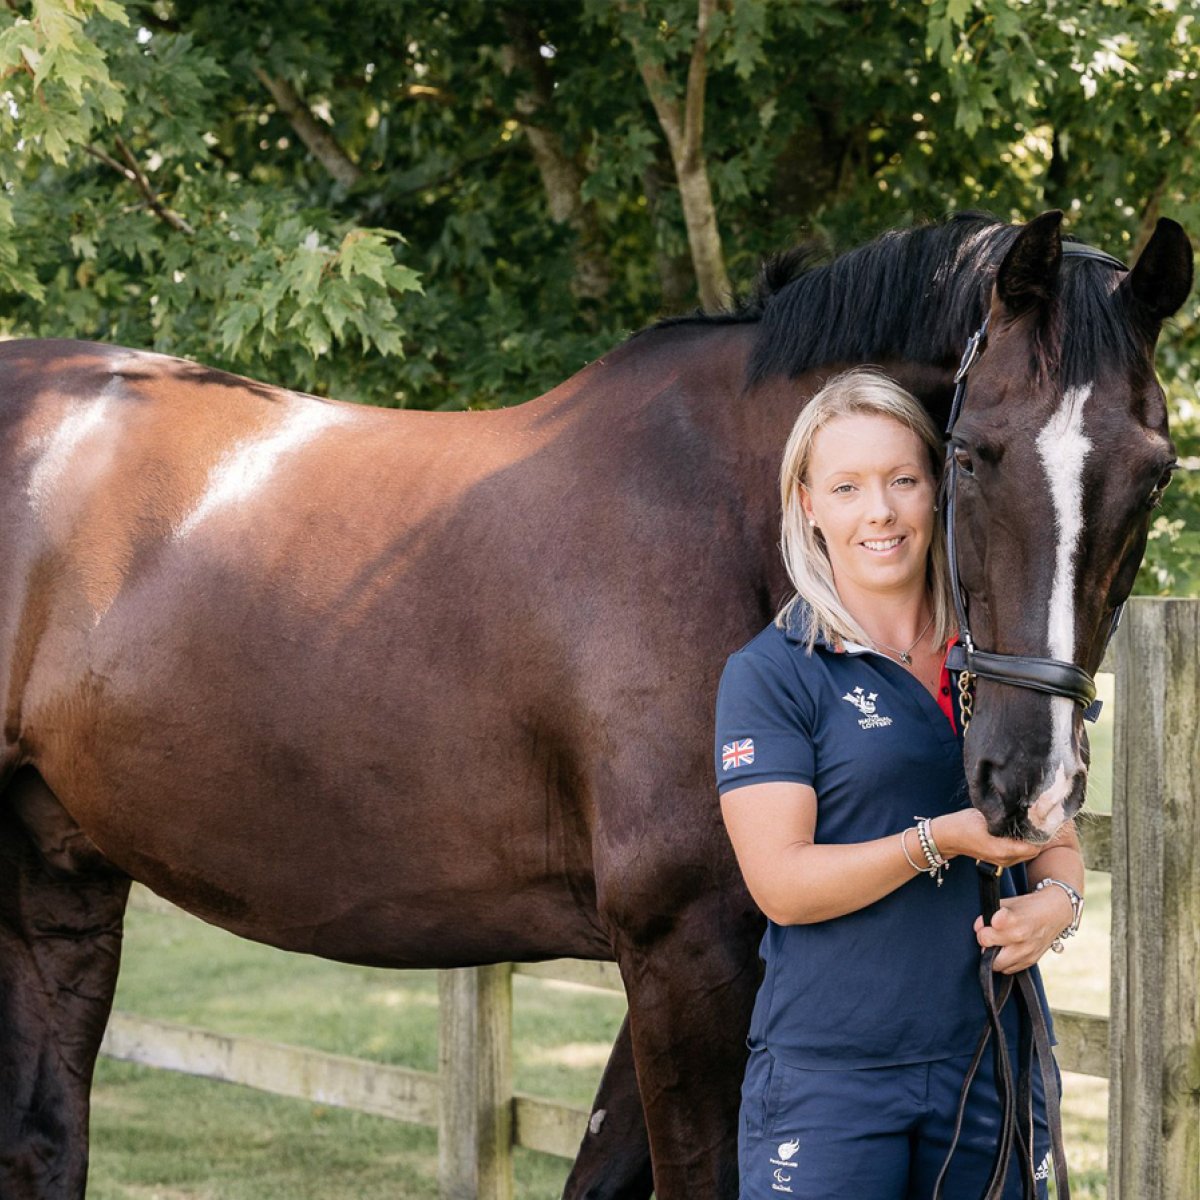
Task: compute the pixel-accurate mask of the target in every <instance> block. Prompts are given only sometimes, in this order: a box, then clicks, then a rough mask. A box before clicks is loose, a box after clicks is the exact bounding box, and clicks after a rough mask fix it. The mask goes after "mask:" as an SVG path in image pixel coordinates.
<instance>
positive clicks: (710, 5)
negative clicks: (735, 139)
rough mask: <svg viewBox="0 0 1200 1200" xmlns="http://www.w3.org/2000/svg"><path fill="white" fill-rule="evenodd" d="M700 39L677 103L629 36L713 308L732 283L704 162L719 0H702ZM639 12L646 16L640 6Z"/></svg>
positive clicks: (706, 300) (657, 66)
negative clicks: (711, 34)
mask: <svg viewBox="0 0 1200 1200" xmlns="http://www.w3.org/2000/svg"><path fill="white" fill-rule="evenodd" d="M698 4H699V6H698V10H697V14H696V40H695V42H694V43H693V45H692V56H691V59H690V60H689V63H688V78H687V90H686V92H685V93H684V102H683V106H682V107H681V106H680V104H679V102H678V101H677V100H676V99H675V98H674V97H673V96H672V95H671V94H670V92H669V89H668V87H667V73H666V71H665V69H664V68H663V66H662V64H661V63H658V62H654V61H652V60H651V59H650V58H649V57H648V56H647V55H646V53H645V51H644V49H643V47H642V45H641V42H640V40H639V39H638V38H637V37H635V36H633V35H632V34H631V35H630V43H631V45H632V47H633V55H634V59H635V61H636V62H637V66H638V72H639V73H640V74H641V77H642V82H643V83H645V85H646V91H647V92H648V93H649V95H650V103H651V104H653V105H654V111H655V112H656V113H657V114H658V123H659V124H660V125H661V126H662V129H663V133H664V134H666V138H667V146H668V147H669V148H670V151H671V161H672V162H673V163H674V166H675V177H676V180H677V181H678V183H679V198H680V201H681V203H682V205H683V217H684V221H685V222H686V224H687V235H688V247H689V248H690V250H691V253H692V268H693V270H694V271H695V273H696V284H697V286H698V288H699V291H700V303H701V304H702V305H703V306H704V307H705V308H706V309H708V310H709V311H710V312H711V311H713V310H716V309H720V308H723V307H724V306H725V304H727V303H728V301H729V296H730V294H731V290H732V289H731V288H730V286H729V274H728V272H727V271H726V270H725V256H724V254H723V252H722V249H721V232H720V228H719V227H718V225H717V211H716V207H715V205H714V204H713V198H712V187H711V185H710V183H709V180H708V167H707V165H706V163H705V161H704V150H703V142H704V92H705V84H706V80H707V75H708V26H709V20H710V18H711V17H712V14H713V12H714V11H715V9H716V0H698ZM638 11H639V12H641V13H642V15H643V16H644V15H645V10H644V8H643V7H642V6H641V5H639V6H638Z"/></svg>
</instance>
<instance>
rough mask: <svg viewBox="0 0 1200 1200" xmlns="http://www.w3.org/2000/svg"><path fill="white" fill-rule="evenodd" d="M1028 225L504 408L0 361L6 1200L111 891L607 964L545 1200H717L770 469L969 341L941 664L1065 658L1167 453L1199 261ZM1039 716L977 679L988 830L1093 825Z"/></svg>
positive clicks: (774, 303)
mask: <svg viewBox="0 0 1200 1200" xmlns="http://www.w3.org/2000/svg"><path fill="white" fill-rule="evenodd" d="M1060 220H1061V214H1059V213H1047V214H1043V215H1042V216H1040V217H1038V218H1035V219H1034V220H1033V221H1031V222H1029V223H1028V224H1027V225H1025V226H1021V227H1013V226H1008V225H1004V224H1002V223H1000V222H997V221H995V220H993V219H991V218H987V217H983V216H978V215H967V216H962V217H958V218H955V219H951V220H950V221H948V222H945V223H943V224H940V225H932V226H925V227H920V228H914V229H910V230H906V231H901V232H892V233H888V234H885V235H883V236H882V237H880V238H878V239H877V240H875V241H873V242H871V243H869V244H867V245H865V246H862V247H860V248H859V249H857V250H854V251H851V252H850V253H848V254H846V255H843V256H842V257H840V258H837V259H835V260H834V261H833V262H832V263H830V264H828V265H825V266H806V265H805V263H804V262H803V261H802V260H801V259H798V258H796V257H785V258H784V259H782V260H779V261H777V262H776V263H775V264H774V265H772V266H770V267H768V268H767V270H766V271H765V273H764V275H763V278H762V280H761V281H760V285H759V287H758V290H757V292H756V293H755V295H754V296H753V298H752V299H751V300H750V301H749V302H748V303H746V304H745V305H743V306H742V307H741V308H740V309H738V310H737V311H735V312H732V313H729V314H726V315H724V316H720V317H694V318H682V319H675V320H670V321H666V322H663V323H661V324H660V325H658V326H656V327H653V328H651V329H649V330H647V331H644V332H642V333H641V334H639V335H637V336H635V337H633V338H632V339H630V340H629V341H627V342H626V343H624V344H623V345H621V346H619V347H618V348H616V349H615V350H613V351H612V352H611V353H610V354H607V355H605V356H604V357H603V358H601V359H599V360H598V361H596V362H594V363H592V364H590V365H589V366H587V367H586V368H585V369H584V370H582V371H581V372H579V373H578V374H577V375H575V376H574V377H572V378H571V379H569V380H567V381H566V382H565V383H563V384H562V385H560V386H559V387H557V388H555V389H554V390H553V391H551V392H549V393H547V394H546V395H544V396H542V397H540V398H539V399H537V400H533V401H530V402H529V403H526V404H524V405H522V406H520V407H515V408H511V409H506V410H502V411H496V412H476V413H462V414H427V413H420V412H393V411H384V410H380V409H374V408H368V407H360V406H356V405H352V404H340V403H335V402H331V401H326V400H321V399H317V398H314V397H311V396H303V395H298V394H296V393H293V392H289V391H285V390H282V389H279V388H275V387H270V386H267V385H265V384H260V383H254V382H251V381H249V380H245V379H240V378H235V377H233V376H231V375H227V374H223V373H221V372H218V371H214V370H209V369H206V368H204V367H201V366H197V365H195V364H193V363H190V362H183V361H179V360H176V359H171V358H167V357H163V356H160V355H157V354H149V353H142V352H138V351H133V350H126V349H121V348H118V347H115V346H106V345H95V344H87V343H81V342H70V341H13V342H8V343H4V344H2V345H0V562H2V563H3V570H2V571H0V695H2V696H3V698H4V740H3V745H2V747H0V789H2V791H0V1195H2V1196H3V1197H5V1200H64V1198H67V1197H79V1196H82V1195H83V1192H84V1186H85V1178H86V1169H87V1145H86V1137H87V1121H88V1092H89V1087H90V1081H91V1076H92V1069H93V1063H94V1060H95V1056H96V1053H97V1048H98V1046H99V1042H100V1038H101V1035H102V1032H103V1029H104V1026H105V1022H106V1020H107V1017H108V1013H109V1009H110V1005H111V1001H112V994H113V989H114V986H115V982H116V977H117V967H118V959H119V949H120V940H121V923H122V916H123V910H124V906H125V901H126V895H127V890H128V887H129V884H130V880H131V879H136V880H140V881H141V882H143V883H144V884H146V885H147V886H149V887H150V888H152V889H153V890H154V891H156V892H157V893H159V894H160V895H161V896H164V897H166V898H167V899H168V900H171V901H173V902H174V903H175V904H177V905H179V906H181V907H183V908H185V909H187V910H189V911H190V912H192V913H195V914H196V915H198V916H200V917H202V918H203V919H205V920H206V921H210V922H212V923H214V924H216V925H220V926H222V927H224V928H225V929H228V930H231V931H233V932H234V933H237V934H240V935H242V936H244V937H248V938H253V939H255V940H257V941H261V942H265V943H268V944H270V945H273V946H278V947H282V948H284V949H288V950H296V951H302V952H305V953H310V954H318V955H323V956H326V957H329V958H333V959H340V960H344V961H347V962H354V963H365V964H374V965H380V966H387V967H415V966H421V967H456V966H466V965H474V964H481V963H490V962H497V961H504V960H535V959H545V958H553V957H558V956H573V957H578V958H585V959H605V960H615V961H616V962H618V963H619V964H620V969H621V972H622V976H623V978H624V981H625V985H626V989H627V991H628V997H629V1016H628V1018H627V1019H626V1022H625V1025H624V1026H623V1028H622V1030H621V1033H620V1035H619V1036H618V1039H617V1041H616V1044H615V1045H614V1048H613V1056H612V1059H611V1060H610V1063H609V1066H608V1068H607V1070H606V1072H605V1076H604V1079H603V1082H602V1084H601V1088H600V1092H599V1094H598V1096H597V1100H596V1108H597V1113H596V1119H594V1120H593V1121H592V1128H593V1130H594V1132H592V1131H589V1133H587V1134H586V1135H585V1137H584V1141H583V1144H582V1146H581V1149H580V1154H579V1157H578V1159H577V1160H576V1163H575V1166H574V1169H573V1171H572V1173H571V1176H570V1179H569V1180H568V1183H567V1192H566V1194H567V1195H568V1196H570V1197H582V1196H589V1197H594V1198H599V1197H608V1198H615V1197H622V1198H625V1200H632V1198H633V1197H642V1198H644V1197H646V1196H647V1195H648V1194H649V1191H650V1188H651V1186H652V1185H653V1187H654V1189H655V1191H656V1195H657V1196H658V1197H659V1200H679V1198H682V1197H685V1196H686V1197H689V1198H696V1197H732V1196H734V1195H735V1194H736V1190H737V1179H736V1156H735V1135H736V1114H737V1106H738V1084H739V1081H740V1078H741V1073H742V1067H743V1062H744V1055H745V1044H744V1034H745V1029H746V1025H747V1020H748V1014H749V1009H750V1004H751V1001H752V998H753V995H754V991H755V988H756V986H757V982H758V958H757V953H756V950H757V943H758V939H759V936H760V934H761V930H762V918H761V916H760V915H759V913H758V912H757V911H756V910H755V908H754V906H753V904H752V903H751V902H750V900H749V898H748V896H747V893H746V891H745V889H744V887H743V885H742V882H741V880H740V878H739V875H738V872H737V868H736V865H735V863H734V860H733V855H732V853H731V851H730V848H729V846H728V843H727V841H726V837H725V834H724V831H723V829H722V826H721V820H720V813H719V808H718V805H717V802H716V797H715V792H714V788H713V781H712V778H711V767H710V765H709V752H710V738H711V719H712V718H711V713H712V708H713V699H714V693H715V687H716V681H717V678H718V675H719V673H720V669H721V665H722V663H723V661H724V659H725V657H726V655H727V654H728V653H729V652H730V651H732V650H734V649H736V648H737V647H738V646H740V645H741V644H743V643H744V642H745V641H746V640H748V639H749V638H750V637H751V636H752V635H753V634H754V633H755V632H756V631H757V630H758V629H760V628H761V627H762V626H763V625H764V624H765V623H766V622H767V621H768V620H770V618H771V616H772V614H773V612H774V611H775V608H776V605H777V603H778V602H779V601H780V600H781V599H782V598H783V595H784V586H785V583H784V578H783V574H782V569H781V566H780V563H779V555H778V552H777V546H776V543H777V538H778V530H777V527H778V512H777V500H776V498H775V497H776V486H775V477H776V473H777V470H778V463H779V459H780V454H781V450H782V446H783V441H784V438H785V435H786V433H787V431H788V429H789V428H790V426H791V424H792V422H793V420H794V418H795V416H796V413H797V411H798V409H799V407H800V406H801V405H802V404H803V403H804V402H805V400H806V399H807V398H808V397H809V396H810V395H811V394H812V393H813V392H814V391H815V389H816V388H817V387H818V386H819V385H820V384H821V382H822V381H823V380H824V379H825V378H826V377H827V376H828V375H829V374H830V373H831V372H832V371H834V370H839V369H842V368H844V367H847V366H850V365H852V364H857V363H864V362H870V363H874V364H877V365H878V366H880V367H881V368H882V369H883V370H885V371H886V372H888V373H889V374H890V375H893V376H894V377H896V378H897V379H898V380H899V381H900V382H901V383H902V384H903V385H904V386H905V387H907V388H908V389H910V390H911V391H913V392H914V393H915V394H916V395H918V396H919V397H920V398H921V400H922V401H923V403H924V404H925V405H926V406H927V408H928V409H929V411H930V412H931V413H932V414H933V415H934V416H935V417H936V418H937V419H938V420H944V418H945V416H946V413H947V410H948V407H949V402H950V396H951V393H952V390H953V374H954V366H955V364H956V363H957V361H958V359H959V354H960V352H961V350H962V346H963V344H964V343H965V340H966V338H967V335H968V334H969V333H970V332H971V331H972V330H973V329H974V328H976V327H977V326H978V325H979V323H980V321H981V319H982V318H983V316H984V315H985V313H988V312H990V331H989V334H988V340H987V344H986V347H985V348H984V350H983V353H982V355H981V357H980V358H979V361H978V363H977V364H976V366H975V368H974V370H973V373H972V377H971V391H970V397H969V400H968V402H967V405H966V409H965V411H964V412H963V413H962V415H961V417H960V419H959V422H958V425H957V427H956V430H955V454H956V455H957V456H958V459H957V461H958V463H959V466H960V468H961V472H960V484H959V488H960V494H959V507H958V518H957V520H958V522H959V524H958V530H959V534H960V539H959V540H960V549H959V563H960V570H961V574H962V579H963V583H964V587H965V590H966V592H967V594H968V603H969V605H970V611H971V620H972V623H973V628H974V631H975V636H976V638H977V640H978V642H979V645H980V647H982V648H984V649H991V650H996V651H999V652H1005V653H1013V654H1024V655H1045V654H1047V653H1050V654H1051V655H1052V656H1056V657H1060V658H1070V659H1072V660H1073V661H1075V662H1077V663H1079V664H1080V665H1081V666H1083V667H1084V668H1085V669H1086V670H1088V671H1089V672H1091V671H1094V670H1095V668H1096V667H1097V665H1098V658H1099V654H1100V648H1101V645H1102V642H1103V634H1104V630H1105V626H1106V619H1107V617H1108V614H1109V613H1110V612H1111V610H1112V608H1113V607H1114V606H1115V605H1116V604H1117V603H1118V602H1119V601H1120V600H1122V599H1123V598H1124V596H1125V595H1126V594H1127V593H1128V592H1129V590H1130V588H1131V587H1132V584H1133V579H1134V575H1135V572H1136V570H1137V565H1138V562H1139V560H1140V558H1141V555H1142V551H1143V548H1144V545H1145V541H1146V536H1147V526H1148V521H1149V516H1150V510H1151V507H1152V506H1153V504H1154V503H1155V501H1156V500H1157V497H1158V496H1159V495H1160V494H1161V490H1162V488H1163V487H1164V486H1165V484H1166V482H1167V480H1168V479H1169V474H1170V469H1171V467H1172V462H1173V454H1172V450H1171V445H1170V441H1169V437H1168V432H1167V412H1166V407H1165V404H1164V400H1163V394H1162V391H1161V389H1160V388H1159V386H1158V383H1157V382H1156V379H1155V375H1154V368H1153V361H1152V360H1153V348H1154V344H1155V341H1156V338H1157V335H1158V331H1159V328H1160V325H1161V323H1162V321H1163V320H1164V319H1165V318H1166V317H1168V316H1169V315H1170V314H1172V313H1173V312H1174V311H1175V310H1176V309H1177V308H1178V307H1179V306H1180V305H1181V304H1182V303H1183V301H1184V299H1185V298H1186V296H1187V293H1188V290H1189V288H1190V286H1191V272H1192V255H1191V249H1190V246H1189V244H1188V241H1187V238H1186V236H1185V235H1184V233H1183V231H1182V230H1181V229H1180V228H1179V226H1178V225H1176V224H1175V223H1174V222H1172V221H1169V220H1162V221H1160V222H1159V224H1158V227H1157V230H1156V232H1155V233H1154V235H1153V237H1152V238H1151V240H1150V242H1149V244H1148V245H1147V246H1146V248H1145V250H1144V252H1143V253H1142V254H1141V256H1140V257H1139V259H1138V261H1137V263H1136V264H1135V265H1134V267H1133V268H1132V270H1129V271H1122V270H1114V269H1112V268H1111V267H1109V266H1105V265H1104V264H1101V263H1096V262H1093V261H1090V260H1088V259H1085V258H1076V259H1071V260H1068V261H1067V262H1064V261H1063V259H1062V253H1061V252H1062V235H1061V231H1060ZM1064 704H1065V705H1067V706H1068V709H1069V708H1070V704H1071V702H1070V701H1065V700H1060V699H1054V698H1050V697H1046V696H1040V695H1038V694H1036V693H1032V692H1026V691H1022V690H1019V689H1014V688H1006V687H1004V686H1003V685H999V684H992V683H990V682H989V681H988V680H986V679H981V680H980V681H979V685H978V691H977V695H976V716H975V719H974V723H973V724H972V726H971V730H970V734H969V737H968V741H967V752H966V753H967V770H968V777H969V782H970V788H971V799H972V801H973V803H975V804H976V805H977V806H978V807H979V808H980V809H981V810H982V811H983V812H984V813H985V814H986V815H987V817H988V819H989V823H990V825H991V826H992V828H993V830H994V831H996V832H1004V831H1007V832H1017V833H1020V834H1021V835H1023V836H1029V837H1038V836H1045V834H1046V833H1047V831H1048V826H1047V821H1049V820H1050V819H1051V818H1050V817H1049V816H1047V815H1046V814H1047V806H1046V804H1045V798H1046V797H1047V796H1048V795H1052V796H1053V800H1054V806H1053V807H1054V811H1053V814H1052V816H1053V819H1054V820H1062V819H1065V818H1067V817H1069V816H1070V815H1071V814H1072V813H1074V811H1075V810H1076V809H1078V807H1079V805H1080V804H1081V803H1082V801H1083V794H1084V781H1085V775H1086V762H1087V749H1086V739H1085V737H1084V734H1083V732H1082V728H1081V724H1080V719H1079V713H1078V711H1077V706H1076V711H1067V710H1062V709H1061V707H1058V708H1056V707H1055V706H1061V705H1064ZM1031 809H1032V810H1033V811H1034V812H1035V813H1036V814H1038V817H1039V820H1040V824H1037V823H1036V822H1035V823H1032V824H1031V818H1030V815H1029V814H1030V812H1031ZM981 1012H982V1009H981ZM600 1110H603V1112H604V1114H605V1116H604V1118H603V1120H601V1119H599V1117H600Z"/></svg>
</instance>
